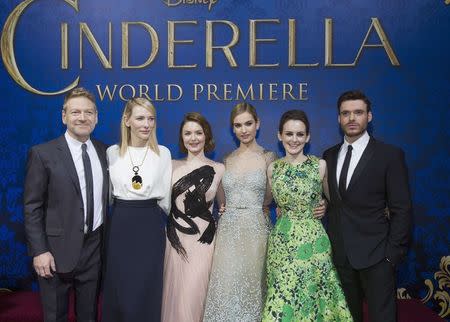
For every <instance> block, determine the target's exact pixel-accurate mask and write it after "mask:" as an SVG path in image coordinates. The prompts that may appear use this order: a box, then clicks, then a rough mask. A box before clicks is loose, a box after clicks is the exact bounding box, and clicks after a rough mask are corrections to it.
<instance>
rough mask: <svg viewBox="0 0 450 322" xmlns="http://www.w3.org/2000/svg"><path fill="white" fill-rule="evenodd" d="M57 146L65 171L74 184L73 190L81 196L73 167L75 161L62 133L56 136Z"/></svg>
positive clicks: (75, 170) (78, 181)
mask: <svg viewBox="0 0 450 322" xmlns="http://www.w3.org/2000/svg"><path fill="white" fill-rule="evenodd" d="M57 148H58V150H59V152H60V154H61V159H62V161H63V164H64V166H65V167H66V169H67V173H68V174H69V177H70V179H71V180H72V182H73V184H74V185H75V190H76V191H77V193H78V195H80V196H81V188H80V180H79V179H78V174H77V169H76V168H75V163H74V162H73V159H72V154H71V153H70V150H69V146H68V145H67V141H66V138H65V137H64V135H62V136H60V137H59V138H58V147H57Z"/></svg>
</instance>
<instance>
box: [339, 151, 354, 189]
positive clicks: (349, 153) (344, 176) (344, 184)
mask: <svg viewBox="0 0 450 322" xmlns="http://www.w3.org/2000/svg"><path fill="white" fill-rule="evenodd" d="M352 150H353V147H352V146H351V145H349V146H348V147H347V154H346V155H345V159H344V164H343V165H342V170H341V175H340V176H339V193H340V194H341V197H342V196H343V195H344V194H345V191H347V173H348V167H349V166H350V159H351V158H352Z"/></svg>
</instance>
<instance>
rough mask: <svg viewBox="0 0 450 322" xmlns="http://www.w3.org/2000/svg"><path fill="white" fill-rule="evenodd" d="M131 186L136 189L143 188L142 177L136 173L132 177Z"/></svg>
mask: <svg viewBox="0 0 450 322" xmlns="http://www.w3.org/2000/svg"><path fill="white" fill-rule="evenodd" d="M131 186H132V187H133V189H134V190H139V189H141V188H142V177H141V176H139V175H135V176H134V177H133V178H132V179H131Z"/></svg>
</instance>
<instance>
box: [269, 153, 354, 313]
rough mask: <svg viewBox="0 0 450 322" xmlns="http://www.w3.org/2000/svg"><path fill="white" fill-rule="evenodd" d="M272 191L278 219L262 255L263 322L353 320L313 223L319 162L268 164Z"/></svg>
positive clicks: (323, 236) (327, 250)
mask: <svg viewBox="0 0 450 322" xmlns="http://www.w3.org/2000/svg"><path fill="white" fill-rule="evenodd" d="M272 192H273V196H274V199H275V201H276V202H277V205H278V207H279V208H280V210H281V217H280V218H279V219H278V220H277V223H276V225H275V227H274V229H273V230H272V232H271V234H270V237H269V243H268V251H267V280H268V282H267V286H268V290H267V298H266V303H265V306H264V313H263V319H262V320H263V321H283V322H285V321H286V322H287V321H295V322H298V321H310V322H316V321H330V322H331V321H333V322H336V321H353V319H352V316H351V314H350V311H349V309H348V306H347V303H346V300H345V297H344V293H343V291H342V288H341V285H340V281H339V279H338V275H337V273H336V269H335V268H334V266H333V263H332V259H331V247H330V241H329V239H328V235H327V234H326V232H325V229H324V228H323V226H322V223H321V222H320V221H319V220H317V219H314V218H313V209H314V208H315V207H316V206H317V204H318V203H319V201H320V199H321V195H322V182H321V179H320V175H319V159H318V158H317V157H314V156H308V158H307V160H306V161H304V162H303V163H301V164H298V165H292V164H290V163H288V162H286V161H284V160H281V159H280V160H277V161H275V163H274V165H273V172H272Z"/></svg>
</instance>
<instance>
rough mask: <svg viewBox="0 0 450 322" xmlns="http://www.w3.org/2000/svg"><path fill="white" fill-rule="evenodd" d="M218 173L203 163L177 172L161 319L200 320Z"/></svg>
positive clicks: (165, 321) (212, 237)
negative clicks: (197, 166) (195, 167)
mask: <svg viewBox="0 0 450 322" xmlns="http://www.w3.org/2000/svg"><path fill="white" fill-rule="evenodd" d="M222 174H223V170H222V172H221V173H216V171H215V170H214V168H213V167H212V166H211V165H204V166H201V167H199V168H197V169H194V170H192V171H190V172H188V173H186V171H183V172H180V173H179V172H176V171H175V169H174V177H173V181H175V182H174V183H173V186H172V207H171V211H170V215H169V218H168V223H167V242H166V256H165V264H164V289H163V305H162V316H161V321H162V322H177V321H183V322H201V321H202V318H203V312H204V304H205V299H206V293H207V291H208V281H209V275H210V271H211V264H212V256H213V252H214V241H215V232H216V223H215V220H214V218H213V216H212V207H213V202H214V197H215V195H216V191H217V188H218V186H219V182H220V180H221V177H222Z"/></svg>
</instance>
